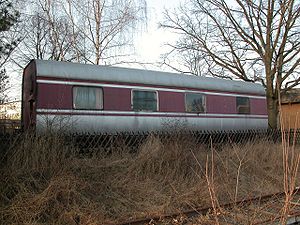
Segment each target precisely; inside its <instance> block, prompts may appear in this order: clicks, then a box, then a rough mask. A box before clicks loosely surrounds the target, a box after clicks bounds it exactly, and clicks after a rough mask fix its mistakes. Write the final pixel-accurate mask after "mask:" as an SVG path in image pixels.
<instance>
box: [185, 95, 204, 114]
mask: <svg viewBox="0 0 300 225" xmlns="http://www.w3.org/2000/svg"><path fill="white" fill-rule="evenodd" d="M185 110H186V112H197V113H204V112H205V95H203V94H197V93H187V94H186V95H185Z"/></svg>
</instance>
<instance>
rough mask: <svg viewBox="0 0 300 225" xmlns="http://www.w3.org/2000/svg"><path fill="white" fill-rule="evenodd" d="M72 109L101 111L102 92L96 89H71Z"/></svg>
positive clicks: (100, 89)
mask: <svg viewBox="0 0 300 225" xmlns="http://www.w3.org/2000/svg"><path fill="white" fill-rule="evenodd" d="M73 107H74V109H92V110H93V109H97V110H99V109H103V91H102V88H98V87H73Z"/></svg>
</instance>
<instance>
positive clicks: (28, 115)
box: [22, 61, 36, 130]
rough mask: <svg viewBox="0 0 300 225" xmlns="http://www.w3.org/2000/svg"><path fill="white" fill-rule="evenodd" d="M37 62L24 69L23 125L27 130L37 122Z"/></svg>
mask: <svg viewBox="0 0 300 225" xmlns="http://www.w3.org/2000/svg"><path fill="white" fill-rule="evenodd" d="M35 77H36V76H35V62H34V61H32V62H31V63H30V64H29V65H28V66H27V67H26V68H25V70H24V73H23V86H22V92H23V93H22V95H23V96H22V127H23V129H25V130H27V129H29V128H34V127H35V124H36V80H35Z"/></svg>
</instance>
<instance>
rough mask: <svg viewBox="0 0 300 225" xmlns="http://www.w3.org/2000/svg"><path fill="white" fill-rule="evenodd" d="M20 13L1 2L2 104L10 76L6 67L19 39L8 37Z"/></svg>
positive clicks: (0, 83)
mask: <svg viewBox="0 0 300 225" xmlns="http://www.w3.org/2000/svg"><path fill="white" fill-rule="evenodd" d="M18 17H19V13H18V12H17V11H16V10H14V8H13V6H12V4H11V2H10V1H7V0H0V103H1V102H3V101H4V100H5V98H6V91H7V89H8V76H7V74H6V70H5V68H4V65H5V64H6V62H7V61H8V59H9V57H10V56H11V53H12V52H13V50H14V49H15V48H16V46H17V44H18V41H19V39H18V38H14V37H13V36H12V35H8V31H9V30H10V29H11V27H12V26H13V25H14V24H15V23H16V22H17V19H18Z"/></svg>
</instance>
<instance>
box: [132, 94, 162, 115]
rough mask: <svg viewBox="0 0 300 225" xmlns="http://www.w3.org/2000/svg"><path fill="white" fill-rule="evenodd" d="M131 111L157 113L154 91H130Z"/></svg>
mask: <svg viewBox="0 0 300 225" xmlns="http://www.w3.org/2000/svg"><path fill="white" fill-rule="evenodd" d="M132 109H133V110H134V111H157V94H156V91H139V90H133V91H132Z"/></svg>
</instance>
